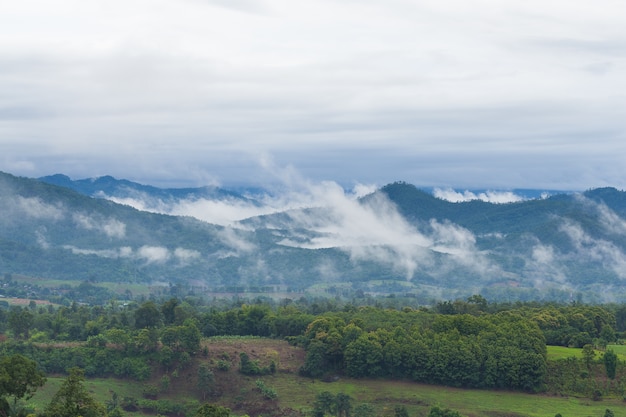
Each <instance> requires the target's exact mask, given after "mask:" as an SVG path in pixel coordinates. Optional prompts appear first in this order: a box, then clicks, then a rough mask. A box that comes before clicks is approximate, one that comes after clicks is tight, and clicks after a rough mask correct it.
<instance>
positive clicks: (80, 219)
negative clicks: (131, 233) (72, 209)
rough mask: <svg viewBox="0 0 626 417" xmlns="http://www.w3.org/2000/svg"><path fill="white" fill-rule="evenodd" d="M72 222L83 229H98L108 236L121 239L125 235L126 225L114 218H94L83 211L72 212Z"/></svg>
mask: <svg viewBox="0 0 626 417" xmlns="http://www.w3.org/2000/svg"><path fill="white" fill-rule="evenodd" d="M72 217H73V220H74V222H75V223H76V224H77V225H78V226H79V227H82V228H84V229H85V230H98V231H100V232H102V233H104V234H105V235H106V236H107V237H109V238H117V239H121V238H123V237H125V236H126V225H125V224H124V223H123V222H121V221H119V220H116V219H112V218H108V219H104V218H99V217H97V218H95V217H92V216H90V215H87V214H84V213H74V214H73V216H72Z"/></svg>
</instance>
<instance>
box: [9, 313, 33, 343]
mask: <svg viewBox="0 0 626 417" xmlns="http://www.w3.org/2000/svg"><path fill="white" fill-rule="evenodd" d="M33 321H34V318H33V313H31V312H30V311H28V309H26V308H22V307H19V306H15V307H12V308H11V311H10V312H9V329H11V331H12V332H13V337H15V338H16V339H28V337H29V336H28V335H29V333H30V330H31V328H32V326H33Z"/></svg>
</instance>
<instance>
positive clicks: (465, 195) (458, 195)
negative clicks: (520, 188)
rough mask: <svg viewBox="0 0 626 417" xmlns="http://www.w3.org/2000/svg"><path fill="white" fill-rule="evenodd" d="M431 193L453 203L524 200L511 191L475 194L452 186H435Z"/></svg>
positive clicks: (513, 201) (502, 202)
mask: <svg viewBox="0 0 626 417" xmlns="http://www.w3.org/2000/svg"><path fill="white" fill-rule="evenodd" d="M433 195H434V196H435V197H437V198H440V199H442V200H447V201H450V202H453V203H461V202H465V201H473V200H481V201H485V202H487V203H496V204H504V203H516V202H519V201H523V200H524V197H522V196H520V195H517V194H515V193H514V192H511V191H484V192H479V193H478V194H476V193H474V192H472V191H469V190H465V191H463V192H459V191H455V190H453V189H452V188H445V189H444V188H435V189H433Z"/></svg>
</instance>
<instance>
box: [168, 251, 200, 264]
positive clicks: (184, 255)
mask: <svg viewBox="0 0 626 417" xmlns="http://www.w3.org/2000/svg"><path fill="white" fill-rule="evenodd" d="M174 257H175V258H176V259H178V260H179V261H180V263H182V264H187V263H189V262H190V261H193V260H194V259H198V258H199V257H200V252H198V251H197V250H192V249H184V248H176V249H174Z"/></svg>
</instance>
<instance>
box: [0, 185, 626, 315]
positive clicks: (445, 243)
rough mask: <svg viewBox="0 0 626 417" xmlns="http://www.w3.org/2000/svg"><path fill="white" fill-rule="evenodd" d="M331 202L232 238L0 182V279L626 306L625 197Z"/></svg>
mask: <svg viewBox="0 0 626 417" xmlns="http://www.w3.org/2000/svg"><path fill="white" fill-rule="evenodd" d="M104 178H106V177H104ZM61 179H62V178H61ZM61 182H62V181H61ZM115 182H116V183H118V180H116V181H115ZM203 198H208V197H203ZM335 200H336V201H334V203H333V204H325V205H319V206H317V207H314V206H310V207H308V208H302V209H291V210H286V211H283V212H280V213H275V214H269V215H264V216H257V217H253V218H249V219H246V220H243V221H240V222H237V223H234V224H232V225H231V226H228V227H225V226H219V225H214V224H210V223H207V222H205V221H200V220H198V219H196V218H192V217H180V216H170V215H163V214H157V213H151V212H145V211H140V210H136V209H134V208H132V207H130V206H126V205H121V204H116V203H114V202H112V201H109V200H106V199H102V198H93V197H91V196H89V195H85V194H81V193H79V192H77V191H75V190H72V189H68V188H66V187H61V186H57V185H51V184H48V183H44V182H42V181H37V180H34V179H28V178H19V177H15V176H12V175H10V174H0V211H1V212H2V213H3V215H2V216H1V217H0V273H19V274H25V275H31V276H38V277H44V278H62V279H74V280H78V281H82V280H89V281H92V282H98V281H109V282H110V281H113V282H122V281H123V282H154V281H157V282H164V283H176V284H181V285H183V286H184V287H186V288H188V289H189V290H191V289H192V288H193V290H194V291H200V292H202V291H216V290H222V291H235V292H241V291H245V290H246V289H254V290H256V291H266V292H271V291H281V292H284V291H297V292H302V291H314V293H318V294H319V293H323V294H331V295H338V294H339V295H340V294H343V295H346V296H349V297H351V296H354V295H355V294H364V293H365V294H367V293H372V294H401V295H409V296H412V297H417V298H418V299H420V300H423V301H424V302H427V301H429V300H432V299H451V298H454V297H457V296H461V297H463V296H467V295H471V294H473V293H481V294H483V295H485V296H487V297H490V298H492V299H558V300H565V301H567V300H573V299H577V298H580V297H584V299H585V300H587V301H594V300H600V299H602V300H604V301H606V300H623V298H625V297H626V295H620V294H626V291H622V290H623V289H626V288H625V287H626V286H625V284H624V279H625V278H626V268H625V266H626V220H625V217H626V193H624V192H622V191H618V190H616V189H612V188H602V189H595V190H589V191H587V192H585V193H581V194H560V195H554V196H552V197H550V198H546V199H536V200H527V201H522V202H517V203H509V204H491V203H486V202H482V201H470V202H464V203H451V202H448V201H444V200H440V199H437V198H435V197H433V196H432V195H431V194H429V193H427V192H424V191H422V190H419V189H417V188H416V187H414V186H413V185H410V184H406V183H394V184H389V185H387V186H385V187H383V188H382V189H380V190H378V191H377V192H375V193H372V194H370V195H367V196H365V197H363V198H361V199H358V200H354V199H353V200H348V199H345V198H344V199H335ZM620 297H621V298H620Z"/></svg>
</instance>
